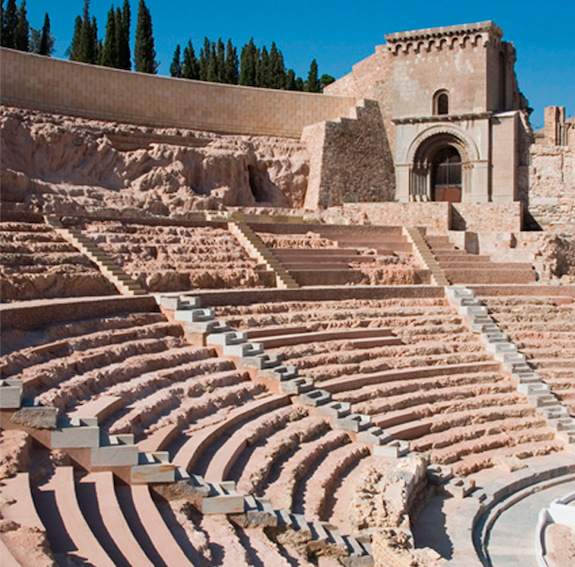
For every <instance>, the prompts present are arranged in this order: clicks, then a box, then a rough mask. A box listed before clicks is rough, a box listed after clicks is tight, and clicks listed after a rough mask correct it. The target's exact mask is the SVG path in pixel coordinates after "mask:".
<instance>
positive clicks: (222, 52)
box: [216, 37, 226, 83]
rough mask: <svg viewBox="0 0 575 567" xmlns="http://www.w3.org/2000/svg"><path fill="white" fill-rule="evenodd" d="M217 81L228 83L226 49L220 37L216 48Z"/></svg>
mask: <svg viewBox="0 0 575 567" xmlns="http://www.w3.org/2000/svg"><path fill="white" fill-rule="evenodd" d="M216 81H217V82H218V83H225V82H226V48H225V46H224V42H223V41H222V38H221V37H220V38H219V39H218V43H217V46H216Z"/></svg>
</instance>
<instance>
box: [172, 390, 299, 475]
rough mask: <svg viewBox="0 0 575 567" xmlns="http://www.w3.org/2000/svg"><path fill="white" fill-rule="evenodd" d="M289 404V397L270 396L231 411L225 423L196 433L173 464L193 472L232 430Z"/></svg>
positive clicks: (178, 453) (181, 449) (175, 457)
mask: <svg viewBox="0 0 575 567" xmlns="http://www.w3.org/2000/svg"><path fill="white" fill-rule="evenodd" d="M289 403H290V398H289V396H276V395H269V396H265V397H263V398H260V399H258V400H255V401H252V402H249V403H247V404H245V405H244V406H242V407H239V408H237V409H234V410H232V411H230V413H229V414H228V416H227V417H226V419H225V421H223V422H221V423H217V424H215V425H212V426H208V427H206V428H205V429H202V430H200V431H198V432H194V433H193V434H192V435H191V436H190V438H189V440H188V441H186V442H185V443H184V444H183V445H182V447H181V448H180V449H179V450H178V452H177V453H176V454H175V456H174V459H173V463H174V464H175V465H176V466H178V467H181V468H183V469H185V470H187V471H188V472H192V469H193V466H194V464H195V463H196V462H197V461H198V459H199V458H200V456H201V454H202V453H203V452H204V451H205V450H206V449H207V448H208V446H209V445H211V444H212V443H214V442H215V441H216V440H217V439H218V438H219V437H221V436H222V435H223V434H225V432H226V431H228V430H229V429H230V428H232V427H234V426H236V425H237V424H239V423H241V422H242V421H247V420H251V419H254V418H255V417H257V416H258V415H261V414H262V413H265V412H269V411H273V410H274V409H277V408H278V407H281V406H284V405H287V404H289Z"/></svg>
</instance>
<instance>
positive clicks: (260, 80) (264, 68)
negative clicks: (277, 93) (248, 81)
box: [256, 45, 272, 89]
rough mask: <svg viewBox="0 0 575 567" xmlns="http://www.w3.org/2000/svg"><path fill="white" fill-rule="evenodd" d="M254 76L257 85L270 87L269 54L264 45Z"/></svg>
mask: <svg viewBox="0 0 575 567" xmlns="http://www.w3.org/2000/svg"><path fill="white" fill-rule="evenodd" d="M256 77H257V78H256V81H257V86H258V87H262V88H266V89H267V88H270V87H271V82H272V81H271V75H270V56H269V53H268V49H267V47H266V46H265V45H264V46H263V47H262V50H261V51H260V56H259V61H258V67H257V75H256Z"/></svg>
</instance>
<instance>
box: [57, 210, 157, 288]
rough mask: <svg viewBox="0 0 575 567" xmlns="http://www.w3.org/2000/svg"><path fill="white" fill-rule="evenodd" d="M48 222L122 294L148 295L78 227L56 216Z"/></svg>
mask: <svg viewBox="0 0 575 567" xmlns="http://www.w3.org/2000/svg"><path fill="white" fill-rule="evenodd" d="M46 222H47V223H48V224H49V225H50V226H51V227H52V228H53V229H54V230H55V231H56V232H58V234H60V236H62V238H64V239H65V240H67V241H68V242H69V243H70V244H72V245H73V246H74V247H75V248H77V249H78V250H79V251H80V252H82V254H84V255H86V256H87V257H88V258H89V259H90V260H91V261H92V262H94V264H96V265H97V266H98V268H99V269H100V271H101V272H102V274H103V275H104V276H105V277H106V278H107V279H108V280H109V281H110V282H111V283H112V284H113V285H114V286H116V288H117V289H118V291H119V292H120V293H121V294H122V295H146V291H144V290H143V289H142V287H141V286H140V285H139V284H138V283H136V282H135V281H134V280H133V279H132V278H131V277H130V276H129V275H128V274H126V272H124V270H122V269H121V268H120V267H119V266H118V265H117V264H116V263H115V262H114V261H113V260H112V259H111V258H110V257H109V256H108V255H107V254H106V252H104V251H103V250H102V249H101V248H100V247H99V246H97V245H96V244H94V242H93V241H92V240H91V239H90V238H88V237H87V236H84V234H82V231H81V230H79V229H77V228H71V227H70V228H66V227H64V226H63V225H62V223H61V222H60V220H59V219H58V218H56V217H46Z"/></svg>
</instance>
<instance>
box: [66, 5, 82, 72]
mask: <svg viewBox="0 0 575 567" xmlns="http://www.w3.org/2000/svg"><path fill="white" fill-rule="evenodd" d="M81 43H82V18H81V17H80V16H77V17H76V21H75V22H74V35H73V37H72V43H71V44H70V47H69V48H68V52H69V56H70V61H82V53H81Z"/></svg>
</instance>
